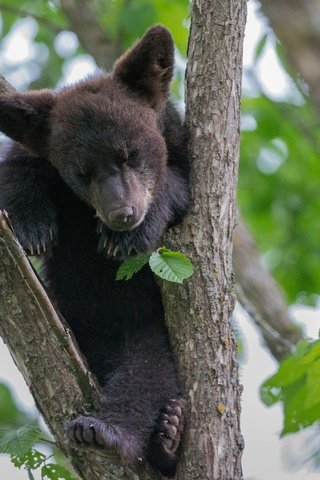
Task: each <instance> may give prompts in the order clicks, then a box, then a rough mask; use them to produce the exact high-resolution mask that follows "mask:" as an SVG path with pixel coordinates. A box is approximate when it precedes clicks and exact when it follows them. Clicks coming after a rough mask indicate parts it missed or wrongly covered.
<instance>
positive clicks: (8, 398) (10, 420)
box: [0, 384, 30, 427]
mask: <svg viewBox="0 0 320 480" xmlns="http://www.w3.org/2000/svg"><path fill="white" fill-rule="evenodd" d="M28 421H30V419H29V418H28V416H27V415H26V414H25V413H24V412H22V411H21V410H19V408H18V407H17V405H16V403H15V401H14V399H13V396H12V394H11V392H10V389H9V388H8V387H7V385H4V384H0V425H1V426H5V425H10V426H11V427H12V426H17V427H18V426H19V425H21V424H23V423H27V422H28Z"/></svg>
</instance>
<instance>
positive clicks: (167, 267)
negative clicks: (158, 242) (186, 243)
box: [116, 247, 193, 283]
mask: <svg viewBox="0 0 320 480" xmlns="http://www.w3.org/2000/svg"><path fill="white" fill-rule="evenodd" d="M147 264H149V267H150V268H151V270H152V271H153V273H155V274H156V275H157V276H158V277H160V278H162V279H163V280H167V281H168V282H174V283H182V282H183V280H185V279H186V278H189V277H190V276H191V275H192V274H193V266H192V263H191V261H190V260H189V259H188V258H187V257H186V256H185V255H183V253H181V252H174V251H172V250H168V249H167V248H166V247H161V248H158V250H157V251H156V252H153V253H146V254H142V255H138V256H135V257H131V258H128V259H127V260H125V261H124V262H123V263H122V264H121V265H120V267H119V269H118V272H117V276H116V280H130V279H131V278H132V276H133V275H134V274H135V273H137V272H139V270H141V268H142V267H144V265H147Z"/></svg>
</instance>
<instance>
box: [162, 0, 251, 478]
mask: <svg viewBox="0 0 320 480" xmlns="http://www.w3.org/2000/svg"><path fill="white" fill-rule="evenodd" d="M245 17H246V6H245V2H244V1H239V0H231V1H225V0H219V1H204V0H201V1H200V0H197V1H194V2H193V4H192V13H191V18H192V21H191V31H190V38H189V63H188V68H187V122H188V127H189V132H190V135H191V139H190V156H191V160H192V165H191V180H192V182H191V183H192V197H193V204H192V207H191V209H190V213H189V215H188V218H187V219H186V220H185V222H184V223H183V226H182V228H181V229H179V232H178V235H176V234H174V233H171V234H170V237H169V239H170V246H172V247H173V248H174V249H182V250H183V251H184V252H186V253H187V254H188V256H189V257H190V258H191V259H192V261H193V263H194V265H195V273H194V275H193V276H192V277H191V279H190V280H189V281H188V282H186V284H185V285H183V286H177V285H175V286H174V287H172V286H171V285H168V284H163V292H164V296H163V298H164V302H165V306H166V312H167V320H168V325H169V328H170V338H171V340H172V344H173V346H174V350H175V352H176V360H177V363H178V366H179V372H180V375H181V378H182V379H183V383H184V387H185V391H186V393H187V394H188V396H189V405H190V411H191V416H190V423H189V428H188V431H187V433H186V435H185V443H184V445H185V450H184V452H185V456H184V459H183V461H182V462H181V463H180V468H179V471H178V474H177V479H179V480H191V479H192V480H194V479H198V478H199V479H200V478H201V480H209V479H210V480H212V479H217V480H227V479H229V480H230V479H233V480H236V479H240V478H241V452H242V449H243V439H242V436H241V433H240V427H239V417H240V391H241V388H240V386H239V380H238V366H237V363H236V361H235V355H236V343H235V340H234V337H233V334H232V327H231V316H232V312H233V308H234V300H235V299H234V289H233V283H234V281H233V274H232V258H231V251H232V234H233V229H234V225H235V194H236V183H237V167H238V154H239V117H240V93H241V69H242V39H243V32H244V25H245ZM177 307H178V308H177Z"/></svg>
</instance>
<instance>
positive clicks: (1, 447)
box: [0, 425, 41, 456]
mask: <svg viewBox="0 0 320 480" xmlns="http://www.w3.org/2000/svg"><path fill="white" fill-rule="evenodd" d="M40 432H41V431H40V429H39V428H38V427H37V426H35V425H24V426H23V427H21V428H19V429H18V430H16V431H11V432H7V433H5V434H4V435H3V437H1V439H0V452H2V453H10V454H11V455H19V456H21V455H25V454H26V453H27V452H28V450H30V448H31V447H32V446H33V445H34V444H35V442H36V441H37V440H38V438H39V435H40Z"/></svg>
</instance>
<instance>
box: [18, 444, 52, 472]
mask: <svg viewBox="0 0 320 480" xmlns="http://www.w3.org/2000/svg"><path fill="white" fill-rule="evenodd" d="M45 459H46V456H45V455H43V453H41V452H39V451H38V450H34V449H30V450H29V451H28V452H27V453H25V454H24V455H11V462H12V463H13V465H14V466H15V467H17V468H21V467H24V468H26V469H27V470H35V469H36V468H39V467H40V466H41V465H42V464H43V462H44V461H45Z"/></svg>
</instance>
